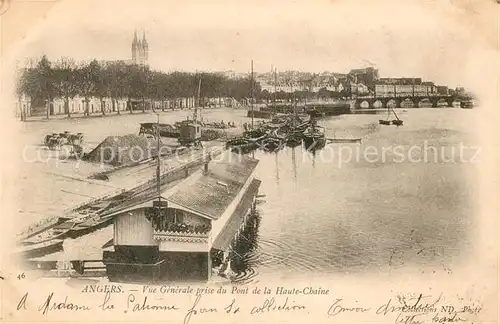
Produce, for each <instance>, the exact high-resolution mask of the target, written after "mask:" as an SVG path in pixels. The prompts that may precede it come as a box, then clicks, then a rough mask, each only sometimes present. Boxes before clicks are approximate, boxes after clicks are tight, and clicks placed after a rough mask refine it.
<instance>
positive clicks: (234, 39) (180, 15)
mask: <svg viewBox="0 0 500 324" xmlns="http://www.w3.org/2000/svg"><path fill="white" fill-rule="evenodd" d="M89 3H92V4H78V10H72V11H71V12H74V14H75V15H78V16H81V17H83V20H81V21H79V22H77V21H76V20H74V18H75V17H73V16H71V15H70V14H68V12H66V15H65V16H64V17H62V18H61V19H50V22H51V23H48V24H45V25H44V26H43V27H40V29H39V30H37V32H36V33H34V35H32V36H27V37H26V40H25V42H24V47H23V49H22V51H21V52H20V54H21V53H22V55H18V56H17V57H18V58H20V57H40V56H41V55H42V54H46V55H47V57H48V58H49V59H50V60H52V61H53V60H57V59H58V58H60V57H72V58H74V59H75V60H77V61H80V60H90V59H92V58H96V59H97V60H98V61H101V60H111V61H113V60H125V59H129V57H130V43H131V41H132V35H133V31H134V30H136V29H137V30H141V31H142V30H145V31H146V33H147V35H148V42H149V47H150V51H149V62H150V67H151V68H152V69H155V70H159V71H165V72H169V71H189V72H195V71H207V72H220V71H235V72H237V73H249V72H250V61H251V60H253V62H254V71H255V72H256V73H266V72H267V71H269V70H270V69H271V66H272V65H273V66H275V67H276V68H278V70H279V71H303V72H310V73H321V72H324V71H331V72H335V73H348V72H349V70H350V69H354V68H364V67H367V66H370V65H374V66H376V67H377V68H378V69H379V71H380V73H381V75H383V76H384V77H421V78H423V79H426V80H432V81H434V82H436V83H439V84H447V85H450V86H452V87H454V86H465V87H468V85H467V84H466V82H467V75H466V74H467V73H468V71H467V57H468V55H469V53H467V52H464V51H463V50H462V49H463V48H464V47H465V46H467V47H469V45H474V39H473V38H471V35H468V34H457V30H460V29H456V28H455V26H454V25H453V26H452V24H449V23H445V22H442V21H439V20H438V19H436V18H437V17H434V16H432V15H431V16H429V15H428V11H429V10H427V8H425V7H422V6H421V4H417V2H409V4H405V5H399V4H397V3H395V4H393V5H394V6H397V8H398V9H401V15H400V16H399V17H394V18H393V19H392V20H389V21H384V22H382V20H383V19H381V18H380V17H383V16H384V15H386V14H387V13H383V12H381V11H380V8H378V9H377V8H376V7H377V6H375V5H374V7H373V10H374V16H376V15H379V16H378V17H379V18H377V19H372V18H370V17H363V19H361V18H360V17H356V12H355V9H352V8H349V6H342V5H339V6H330V5H328V4H326V3H322V2H318V4H315V5H311V6H308V7H307V8H308V10H307V12H303V11H300V9H301V8H302V9H303V6H304V5H305V4H304V3H300V2H298V3H295V4H293V5H292V6H291V7H290V8H287V10H282V13H280V15H276V11H273V10H274V9H278V8H280V5H282V4H283V3H281V2H280V1H278V2H276V3H275V4H272V5H269V6H268V7H266V9H269V10H262V7H260V5H254V4H250V3H245V2H243V3H242V4H238V5H237V6H236V5H229V6H228V5H227V3H223V2H222V1H221V2H216V3H214V4H210V5H206V4H203V3H199V2H196V1H195V2H194V3H195V4H196V6H197V8H198V9H200V10H196V12H192V11H191V10H189V8H187V6H179V5H174V4H172V7H169V9H171V11H170V12H173V13H175V14H171V15H169V16H168V19H161V17H162V15H164V12H161V11H160V12H158V13H156V12H155V9H154V8H155V6H154V5H152V7H151V8H138V6H137V5H134V4H132V3H131V4H130V5H127V6H126V10H125V11H124V12H115V11H114V10H115V9H116V4H117V3H116V2H113V1H106V2H102V3H94V2H92V1H89ZM152 3H153V4H157V5H158V3H157V2H154V1H153V2H152ZM93 5H95V6H97V7H98V8H99V10H98V11H95V7H93ZM158 6H159V7H161V5H158ZM158 6H157V8H159V7H158ZM209 7H210V8H212V10H213V11H216V10H217V9H221V8H225V9H227V15H224V19H221V20H220V19H212V17H205V16H203V15H202V13H201V11H202V10H201V9H203V8H205V9H208V8H209ZM226 7H227V8H226ZM354 7H355V6H354ZM91 10H93V11H92V14H90V12H91ZM62 11H63V10H62V9H61V12H62ZM94 11H95V12H94ZM242 12H244V13H245V14H247V13H248V14H249V15H251V16H252V18H253V19H250V20H245V19H241V15H242ZM405 13H407V14H411V15H412V16H414V19H406V18H404V17H405ZM318 14H321V15H319V16H318V17H321V16H322V15H328V17H329V19H328V21H322V20H321V19H314V18H315V17H316V16H315V15H318ZM53 15H54V16H57V11H56V12H54V13H53ZM424 16H425V17H426V19H428V20H429V22H428V24H424V25H422V24H420V23H419V21H418V18H419V17H424ZM141 17H143V18H141ZM144 17H148V20H147V21H146V20H144ZM118 20H119V21H120V23H119V24H115V23H114V22H116V21H118ZM348 20H354V21H353V22H355V23H356V30H345V29H343V28H342V26H343V23H344V22H345V21H348ZM60 23H64V24H65V28H64V29H62V28H59V27H60ZM303 24H306V28H302V27H303V26H302V25H303ZM111 26H112V27H111ZM283 26H287V27H286V28H284V27H283ZM436 28H437V30H439V33H435V30H436ZM408 33H410V34H412V37H411V39H407V38H408V37H407V34H408ZM431 33H435V34H436V35H434V36H435V37H433V38H432V39H429V38H428V35H429V34H431ZM75 40H77V41H75ZM443 44H446V46H443Z"/></svg>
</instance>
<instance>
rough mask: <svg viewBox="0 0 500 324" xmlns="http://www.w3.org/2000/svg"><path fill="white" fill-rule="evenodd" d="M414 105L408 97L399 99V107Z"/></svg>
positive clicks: (412, 106)
mask: <svg viewBox="0 0 500 324" xmlns="http://www.w3.org/2000/svg"><path fill="white" fill-rule="evenodd" d="M415 106H416V105H415V103H414V102H413V100H411V99H410V98H405V99H403V100H401V104H400V107H401V108H414V107H415Z"/></svg>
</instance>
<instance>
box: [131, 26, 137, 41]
mask: <svg viewBox="0 0 500 324" xmlns="http://www.w3.org/2000/svg"><path fill="white" fill-rule="evenodd" d="M132 44H137V29H134V41H133V42H132Z"/></svg>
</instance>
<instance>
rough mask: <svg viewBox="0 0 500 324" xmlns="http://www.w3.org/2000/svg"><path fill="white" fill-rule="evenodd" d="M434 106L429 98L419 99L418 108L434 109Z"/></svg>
mask: <svg viewBox="0 0 500 324" xmlns="http://www.w3.org/2000/svg"><path fill="white" fill-rule="evenodd" d="M432 106H433V104H432V102H431V101H430V99H429V98H419V99H418V102H417V108H429V107H432Z"/></svg>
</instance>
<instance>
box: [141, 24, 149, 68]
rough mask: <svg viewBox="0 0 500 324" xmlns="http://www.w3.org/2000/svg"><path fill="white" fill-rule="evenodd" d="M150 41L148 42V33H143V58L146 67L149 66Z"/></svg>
mask: <svg viewBox="0 0 500 324" xmlns="http://www.w3.org/2000/svg"><path fill="white" fill-rule="evenodd" d="M148 51H149V48H148V41H147V40H146V32H145V31H143V32H142V56H143V58H144V65H148V54H149V53H148Z"/></svg>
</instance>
